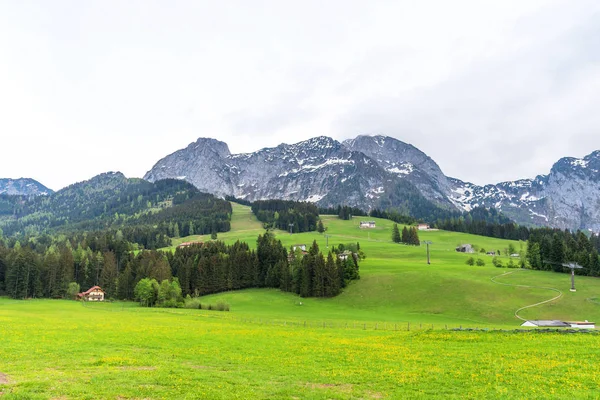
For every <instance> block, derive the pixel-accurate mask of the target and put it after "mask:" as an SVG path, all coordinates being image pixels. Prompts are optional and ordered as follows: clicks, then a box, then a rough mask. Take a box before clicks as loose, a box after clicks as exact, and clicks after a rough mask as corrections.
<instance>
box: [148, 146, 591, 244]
mask: <svg viewBox="0 0 600 400" xmlns="http://www.w3.org/2000/svg"><path fill="white" fill-rule="evenodd" d="M599 170H600V151H596V152H594V153H592V154H590V155H588V156H586V157H584V158H582V159H576V158H563V159H561V160H559V161H558V162H557V163H556V164H555V165H554V166H553V167H552V170H551V171H550V173H549V174H548V175H540V176H538V177H536V178H535V179H522V180H517V181H514V182H501V183H498V184H490V185H485V186H478V185H474V184H472V183H469V182H463V181H461V180H459V179H455V178H450V177H447V176H446V175H445V174H444V173H443V172H442V170H441V168H440V167H439V166H438V165H437V164H436V162H435V161H434V160H432V159H431V158H430V157H429V156H427V155H426V154H425V153H423V152H422V151H421V150H419V149H417V148H416V147H414V146H412V145H410V144H407V143H404V142H402V141H400V140H397V139H395V138H392V137H387V136H381V135H378V136H365V135H361V136H358V137H356V138H354V139H349V140H345V141H344V142H342V143H340V142H338V141H336V140H334V139H331V138H328V137H325V136H320V137H316V138H312V139H309V140H306V141H302V142H299V143H296V144H281V145H279V146H277V147H273V148H264V149H261V150H258V151H256V152H253V153H244V154H231V152H230V151H229V148H228V146H227V144H226V143H223V142H221V141H218V140H215V139H207V138H200V139H198V140H197V141H196V142H194V143H192V144H190V145H189V146H188V147H187V148H185V149H182V150H178V151H176V152H175V153H173V154H171V155H168V156H166V157H164V158H163V159H161V160H160V161H159V162H158V163H156V165H154V167H153V168H152V169H151V170H150V171H148V172H147V173H146V175H145V176H144V179H147V180H149V181H156V180H159V179H165V178H177V179H184V180H186V181H188V182H190V183H192V184H193V185H194V186H196V187H197V188H198V189H200V190H201V191H206V192H209V193H213V194H215V195H217V196H221V197H223V196H235V197H237V198H241V199H245V200H249V201H255V200H262V199H284V200H300V201H312V202H316V203H317V204H318V205H319V206H322V207H331V206H337V205H338V204H346V205H350V206H354V207H360V208H363V209H371V208H374V207H379V208H396V209H398V210H400V211H401V212H406V213H410V214H411V215H413V216H415V217H418V218H425V217H426V216H427V215H428V214H431V215H435V216H436V217H437V216H440V215H443V214H444V212H440V211H439V210H446V213H450V214H452V213H459V212H463V211H470V210H472V209H473V208H475V207H486V208H496V209H498V210H500V211H501V212H502V213H504V214H505V215H507V216H509V217H510V218H511V219H513V220H514V221H515V222H517V223H519V224H523V225H544V226H552V227H558V228H561V229H563V228H568V229H589V230H592V231H595V232H598V231H600V174H599V173H598V171H599ZM431 215H430V218H433V217H431Z"/></svg>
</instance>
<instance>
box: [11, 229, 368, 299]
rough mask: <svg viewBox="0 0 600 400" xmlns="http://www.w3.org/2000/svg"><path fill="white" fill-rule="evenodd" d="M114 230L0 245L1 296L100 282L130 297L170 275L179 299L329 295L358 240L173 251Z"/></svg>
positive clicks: (66, 292) (350, 268)
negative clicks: (141, 245) (253, 292)
mask: <svg viewBox="0 0 600 400" xmlns="http://www.w3.org/2000/svg"><path fill="white" fill-rule="evenodd" d="M133 247H134V245H133V244H132V243H130V242H128V241H127V240H125V239H124V238H123V236H122V235H121V234H120V232H117V233H116V234H109V233H105V234H82V235H77V236H73V237H71V238H70V239H66V238H52V239H50V238H47V240H46V241H40V242H35V243H34V242H31V241H30V242H28V243H27V244H26V245H21V244H20V243H19V242H18V241H16V242H12V246H10V245H9V246H7V245H6V243H4V242H0V294H6V295H8V296H10V297H13V298H17V299H23V298H31V297H49V298H68V297H72V296H73V293H72V290H71V291H70V287H73V286H74V284H75V285H76V287H77V288H78V290H79V289H81V290H86V289H87V288H90V287H92V286H94V285H100V286H101V287H102V288H103V290H104V291H105V292H106V296H107V297H108V298H113V299H129V300H133V299H135V297H136V295H135V288H136V285H137V284H138V283H139V282H140V281H141V280H142V279H145V278H149V279H154V280H156V281H157V282H163V281H165V280H167V281H172V280H173V279H174V278H177V280H178V282H179V285H180V287H181V292H182V295H183V296H186V295H191V296H199V295H205V294H211V293H218V292H223V291H228V290H236V289H244V288H251V287H258V288H260V287H270V288H279V289H281V290H283V291H288V292H294V293H297V294H299V295H301V296H303V297H331V296H335V295H337V294H339V292H340V291H341V290H342V289H343V288H344V287H345V286H346V285H347V283H348V282H349V281H351V280H354V279H358V278H359V273H358V261H359V257H360V256H361V255H360V254H362V252H359V251H358V250H356V248H357V247H359V246H358V245H354V244H352V245H349V246H348V247H347V249H354V250H355V251H348V252H346V253H344V254H342V251H343V250H346V248H345V247H344V246H341V247H339V248H336V249H334V250H333V251H332V252H329V253H328V254H327V255H324V254H323V253H321V251H320V249H319V247H318V246H317V244H316V242H315V243H313V244H312V246H311V247H310V249H309V250H308V252H306V253H305V254H303V252H301V251H300V250H296V251H295V252H294V251H293V250H292V249H289V251H288V250H287V249H285V248H284V247H283V245H282V244H281V242H280V241H279V240H276V239H275V238H274V237H273V235H272V234H270V233H268V232H267V233H265V234H264V235H260V236H259V237H258V240H257V248H256V250H251V249H250V248H249V246H248V245H247V244H246V243H242V242H236V243H234V244H232V245H226V244H224V243H223V242H220V241H214V242H208V243H205V244H202V245H192V246H187V247H181V248H178V249H176V251H175V252H174V253H173V252H162V251H155V250H145V251H140V252H138V253H137V255H136V254H135V253H134V252H133V251H132V250H133Z"/></svg>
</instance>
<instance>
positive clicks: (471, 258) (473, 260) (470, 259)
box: [465, 257, 475, 265]
mask: <svg viewBox="0 0 600 400" xmlns="http://www.w3.org/2000/svg"><path fill="white" fill-rule="evenodd" d="M465 264H467V265H475V259H474V258H473V257H469V258H467V261H465Z"/></svg>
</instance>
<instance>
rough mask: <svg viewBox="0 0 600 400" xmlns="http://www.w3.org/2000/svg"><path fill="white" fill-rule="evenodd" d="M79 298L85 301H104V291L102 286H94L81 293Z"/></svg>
mask: <svg viewBox="0 0 600 400" xmlns="http://www.w3.org/2000/svg"><path fill="white" fill-rule="evenodd" d="M77 297H79V298H80V299H83V300H85V301H104V290H102V288H101V287H100V286H94V287H91V288H89V289H88V290H86V291H85V292H83V293H79V294H78V295H77Z"/></svg>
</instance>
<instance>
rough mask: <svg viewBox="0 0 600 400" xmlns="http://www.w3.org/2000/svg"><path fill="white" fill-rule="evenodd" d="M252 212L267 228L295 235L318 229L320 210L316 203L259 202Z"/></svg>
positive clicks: (255, 203) (254, 203) (289, 201)
mask: <svg viewBox="0 0 600 400" xmlns="http://www.w3.org/2000/svg"><path fill="white" fill-rule="evenodd" d="M252 212H253V213H254V215H256V218H257V219H258V220H259V221H261V222H262V223H263V224H264V226H265V228H277V229H281V230H284V231H289V230H291V231H292V232H293V233H301V232H311V231H315V230H316V229H317V221H318V220H319V209H318V207H317V206H316V205H315V204H314V203H310V202H304V201H291V200H258V201H255V202H253V203H252Z"/></svg>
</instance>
